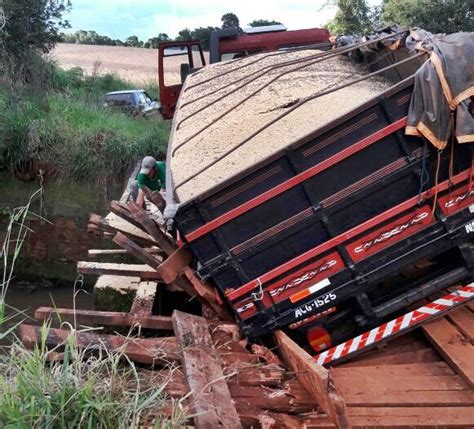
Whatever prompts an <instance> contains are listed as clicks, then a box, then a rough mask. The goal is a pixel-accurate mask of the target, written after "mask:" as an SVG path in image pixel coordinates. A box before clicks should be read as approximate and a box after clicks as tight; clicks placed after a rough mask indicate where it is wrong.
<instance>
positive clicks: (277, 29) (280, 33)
mask: <svg viewBox="0 0 474 429" xmlns="http://www.w3.org/2000/svg"><path fill="white" fill-rule="evenodd" d="M329 36H330V35H329V31H328V30H327V29H325V28H310V29H302V30H292V31H286V28H285V27H283V26H281V25H274V26H265V27H257V28H250V29H247V30H246V31H245V32H243V33H242V32H240V31H239V29H237V28H228V29H225V30H215V31H213V32H212V34H211V39H210V47H209V55H208V60H209V63H210V64H214V63H218V62H221V61H229V60H233V59H238V58H242V57H246V56H248V55H252V54H256V53H260V52H268V51H277V50H283V49H288V48H291V47H295V46H308V45H313V44H317V45H318V46H320V47H322V48H327V47H329V46H331V43H330V42H329ZM173 57H179V58H182V59H183V62H182V63H181V64H180V78H181V79H180V81H173V80H172V77H171V76H172V75H173V74H174V73H173V71H172V70H170V69H169V66H168V63H167V61H168V59H169V58H173ZM205 65H206V56H205V55H204V51H203V48H202V45H201V43H200V42H199V41H197V40H191V41H182V42H176V41H174V42H164V43H160V45H159V47H158V87H159V92H160V102H161V109H162V112H161V113H162V116H163V118H164V119H172V118H173V114H174V109H175V107H176V103H177V101H178V97H179V94H180V92H181V88H182V87H183V83H184V81H185V79H186V76H187V75H188V74H189V73H190V72H191V71H193V70H194V71H195V70H197V69H199V68H201V67H204V66H205Z"/></svg>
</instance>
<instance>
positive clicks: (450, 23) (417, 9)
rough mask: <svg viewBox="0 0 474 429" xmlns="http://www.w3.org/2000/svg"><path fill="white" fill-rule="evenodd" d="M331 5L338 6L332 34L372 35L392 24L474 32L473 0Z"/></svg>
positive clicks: (358, 0)
mask: <svg viewBox="0 0 474 429" xmlns="http://www.w3.org/2000/svg"><path fill="white" fill-rule="evenodd" d="M328 5H331V6H333V5H336V6H337V7H338V11H337V13H336V16H335V18H334V19H333V20H332V21H330V22H329V23H328V24H327V27H328V29H329V31H330V32H331V33H332V34H333V35H338V34H346V35H349V34H359V35H363V34H370V33H373V32H374V30H376V29H377V28H381V27H383V26H385V25H390V24H399V25H401V26H402V27H407V28H411V27H420V28H423V29H424V30H427V31H430V32H432V33H435V34H436V33H448V34H449V33H455V32H458V31H474V1H473V0H382V1H381V4H380V5H379V6H375V7H369V5H368V3H367V1H366V0H328V1H327V2H326V6H328Z"/></svg>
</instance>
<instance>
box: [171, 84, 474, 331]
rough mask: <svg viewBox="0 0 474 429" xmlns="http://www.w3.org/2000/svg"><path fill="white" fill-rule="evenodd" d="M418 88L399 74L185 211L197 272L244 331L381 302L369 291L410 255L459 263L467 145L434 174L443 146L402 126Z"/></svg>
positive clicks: (180, 220)
mask: <svg viewBox="0 0 474 429" xmlns="http://www.w3.org/2000/svg"><path fill="white" fill-rule="evenodd" d="M412 89H413V82H412V80H411V79H408V80H405V81H403V82H401V83H400V84H398V85H396V86H395V87H393V88H391V89H390V90H388V91H387V92H385V93H384V94H383V95H382V96H380V97H377V98H375V99H373V100H371V101H370V102H368V103H366V104H364V105H363V106H361V107H360V108H358V109H357V110H355V111H353V112H351V113H350V114H348V115H345V116H344V117H341V118H339V119H338V120H336V121H334V122H333V123H331V124H329V125H328V126H326V127H324V128H323V129H320V130H318V131H317V132H315V133H313V134H312V135H310V136H308V137H307V138H305V139H303V140H301V141H299V142H298V143H297V144H295V145H293V146H292V147H290V148H288V149H287V150H284V151H281V152H280V153H278V154H276V155H275V156H273V157H271V158H270V159H267V160H265V161H264V162H262V163H260V164H258V165H255V166H253V167H252V168H250V169H249V170H248V171H246V172H245V174H243V175H242V176H241V177H239V178H238V179H234V180H230V181H227V182H224V183H222V184H220V185H219V186H217V187H216V188H214V189H213V190H212V191H211V192H208V193H207V194H205V195H202V196H201V197H198V198H197V199H195V200H193V201H192V202H190V203H188V204H185V205H184V206H182V207H181V208H180V210H179V211H178V214H177V216H176V218H175V219H176V222H177V225H178V227H179V229H180V231H181V233H182V235H183V236H184V239H185V241H186V242H187V243H188V245H189V248H190V249H191V251H192V252H193V254H194V255H195V257H196V258H197V260H198V261H199V263H200V264H199V274H200V275H201V276H202V277H204V278H211V279H212V281H213V282H214V283H215V285H216V286H217V287H218V288H219V290H220V291H221V292H222V294H223V295H224V296H225V297H226V298H227V299H228V300H229V302H230V303H231V305H232V307H233V309H234V310H235V312H236V314H237V315H238V317H239V319H240V321H241V324H242V327H243V328H244V331H245V332H246V333H247V334H248V335H250V336H256V335H262V334H265V333H268V332H270V331H272V330H274V329H275V328H277V327H281V326H288V325H291V324H292V323H295V322H300V321H303V320H305V319H307V318H308V317H310V316H314V315H316V314H321V313H322V312H325V311H327V310H329V309H333V308H334V307H335V306H336V307H339V308H338V310H340V309H341V308H344V307H347V311H349V312H350V313H353V317H357V316H358V315H359V312H358V311H354V308H353V307H359V309H358V310H360V314H365V315H366V316H367V313H369V314H370V313H372V312H373V311H374V307H376V306H377V305H381V301H380V297H375V296H374V297H372V299H371V297H369V296H367V293H368V292H369V291H370V290H372V289H373V288H374V287H375V286H377V285H378V284H379V283H380V281H381V280H382V279H385V278H387V277H388V276H390V275H391V274H392V273H396V272H397V271H400V269H402V268H403V267H405V266H409V265H410V264H413V263H416V262H417V261H419V260H421V259H422V258H424V257H430V258H435V257H436V256H437V255H442V254H444V255H448V254H449V257H450V258H453V266H454V265H456V264H461V265H462V264H463V262H462V258H460V259H459V260H458V259H456V258H457V255H453V254H452V253H449V252H450V250H452V249H453V248H456V246H457V245H458V244H460V243H462V242H464V241H466V239H465V238H463V236H465V235H466V234H468V233H469V232H468V227H465V225H466V224H468V225H469V222H471V221H472V220H473V219H474V217H473V215H472V213H471V211H470V210H469V209H468V207H469V205H470V204H472V202H473V198H472V197H473V192H472V191H471V190H470V185H469V183H470V166H471V155H470V148H469V147H468V146H467V145H465V146H463V145H456V146H455V148H453V149H454V155H453V174H454V176H453V177H451V180H448V179H449V177H448V164H449V162H450V158H451V157H450V156H449V151H444V152H443V154H442V155H441V157H440V161H439V162H440V165H439V168H438V170H439V172H438V176H437V175H436V170H437V166H438V160H437V152H436V151H435V150H434V149H433V148H432V147H430V146H428V145H427V144H423V141H422V140H421V139H419V138H417V137H412V136H408V135H405V134H404V126H405V124H406V115H407V111H408V106H409V102H410V96H411V93H412ZM315 120H317V118H315ZM436 181H437V182H438V188H436V189H437V190H436V191H435V182H436ZM435 197H436V207H435V210H434V211H433V204H434V199H435ZM445 257H448V256H445ZM460 261H461V262H460ZM433 265H435V261H434V262H433ZM458 280H460V279H457V278H456V279H453V281H458ZM355 289H356V290H357V292H356V293H355ZM375 295H376V294H375ZM357 296H360V297H359V298H358V300H359V301H360V302H358V303H353V302H352V300H354V299H356V300H357ZM315 298H317V299H316V300H315ZM347 300H350V301H351V302H348V301H347ZM377 300H378V301H379V302H377ZM362 301H364V303H363V302H362ZM364 306H365V307H367V308H365V311H364V309H363V307H364Z"/></svg>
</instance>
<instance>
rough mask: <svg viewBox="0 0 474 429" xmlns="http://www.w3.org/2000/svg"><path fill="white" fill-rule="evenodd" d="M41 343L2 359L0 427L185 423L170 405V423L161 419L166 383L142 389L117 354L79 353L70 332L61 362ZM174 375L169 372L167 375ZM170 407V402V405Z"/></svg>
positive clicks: (19, 348) (16, 347)
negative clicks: (51, 358)
mask: <svg viewBox="0 0 474 429" xmlns="http://www.w3.org/2000/svg"><path fill="white" fill-rule="evenodd" d="M42 331H43V332H42V333H43V335H42V337H43V342H42V344H41V345H40V346H38V347H36V348H35V349H33V350H27V349H26V348H25V347H24V346H22V345H21V344H20V342H19V341H15V342H14V344H13V345H12V346H10V348H9V351H8V353H7V354H4V355H2V356H0V424H1V426H2V427H3V428H18V429H30V428H35V427H41V428H61V429H62V428H64V429H66V428H72V427H74V428H91V429H96V428H104V429H108V428H117V429H120V428H123V429H128V428H138V427H154V428H160V429H161V428H174V427H182V425H183V423H184V422H185V421H186V417H185V409H184V408H183V407H181V406H180V403H179V402H175V403H174V404H172V410H173V412H172V414H173V415H172V417H171V418H169V417H168V416H165V415H163V414H162V410H163V408H164V407H165V406H166V405H167V400H168V398H167V397H166V395H165V394H164V392H163V389H164V387H165V386H166V382H165V383H162V384H160V385H158V386H153V387H146V382H145V380H143V379H142V378H143V377H140V375H139V373H138V371H137V368H136V367H135V366H134V364H133V363H132V362H128V363H127V365H125V364H123V363H121V361H122V360H123V359H124V358H125V357H124V355H123V353H121V352H114V353H111V352H107V351H106V350H105V349H103V350H101V351H100V352H98V351H97V349H95V350H92V349H90V350H88V349H84V350H80V349H79V348H77V347H76V345H75V334H74V331H72V333H71V335H70V337H69V339H68V341H67V343H66V344H65V346H64V347H63V349H64V350H63V352H62V355H61V358H62V359H61V360H62V361H61V362H58V361H55V362H50V357H51V356H52V354H54V353H55V351H54V350H48V349H47V348H46V346H45V344H44V341H45V338H46V336H47V332H48V326H47V325H44V326H43V328H42ZM171 374H172V370H170V375H171ZM168 404H169V402H168Z"/></svg>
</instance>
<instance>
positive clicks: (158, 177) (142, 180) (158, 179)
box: [137, 161, 166, 191]
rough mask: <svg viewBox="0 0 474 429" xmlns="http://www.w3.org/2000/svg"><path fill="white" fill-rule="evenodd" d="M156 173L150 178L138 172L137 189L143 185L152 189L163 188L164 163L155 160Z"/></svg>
mask: <svg viewBox="0 0 474 429" xmlns="http://www.w3.org/2000/svg"><path fill="white" fill-rule="evenodd" d="M156 170H157V171H156V174H155V177H153V179H150V178H149V177H148V176H147V175H146V174H142V173H139V174H138V176H137V181H138V189H143V188H144V187H145V186H146V187H147V188H150V189H151V190H152V191H159V190H160V189H162V188H163V189H165V182H166V164H165V163H164V162H161V161H157V162H156Z"/></svg>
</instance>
